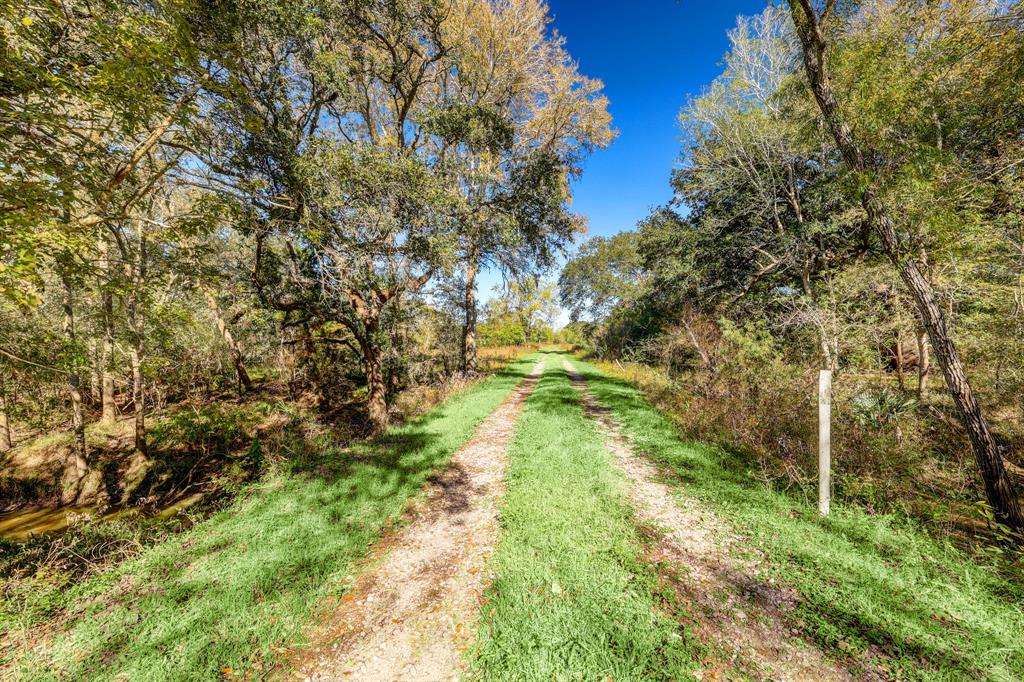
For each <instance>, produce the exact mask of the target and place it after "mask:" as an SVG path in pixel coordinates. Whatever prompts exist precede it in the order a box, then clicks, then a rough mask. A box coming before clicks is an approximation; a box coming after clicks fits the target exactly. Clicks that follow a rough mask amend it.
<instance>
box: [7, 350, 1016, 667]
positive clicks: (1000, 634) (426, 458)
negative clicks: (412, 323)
mask: <svg viewBox="0 0 1024 682" xmlns="http://www.w3.org/2000/svg"><path fill="white" fill-rule="evenodd" d="M320 457H321V460H320V461H319V463H318V465H317V466H316V467H315V468H311V469H310V468H304V469H299V470H295V471H283V472H280V473H279V474H278V475H276V477H270V478H268V479H267V480H264V481H263V482H261V483H260V484H259V485H258V486H256V487H254V488H253V490H252V491H251V492H250V493H249V494H247V495H245V496H243V497H242V498H241V499H239V500H238V501H237V502H236V503H235V504H234V505H233V506H232V507H231V508H230V509H227V510H225V511H224V512H223V513H220V514H217V515H215V516H214V517H213V518H211V519H209V520H207V521H205V522H202V523H200V524H199V525H197V526H196V527H195V528H193V529H191V530H190V531H188V532H186V533H185V534H184V535H182V536H179V537H177V538H175V539H172V540H170V541H168V542H166V543H163V544H162V545H159V546H156V547H154V548H152V549H150V550H148V551H147V552H146V553H144V554H143V555H142V556H140V557H139V558H138V559H136V560H133V561H132V562H129V563H127V564H125V565H124V566H122V567H120V568H118V569H116V570H114V571H111V572H109V573H108V574H103V575H101V576H98V577H97V578H95V579H91V580H89V581H86V582H85V583H84V584H82V585H79V586H76V587H74V588H72V589H69V590H68V591H67V593H66V594H62V595H61V596H60V598H59V602H58V603H55V604H48V605H46V607H45V608H44V607H43V606H39V607H38V609H39V613H42V614H43V615H44V616H45V618H43V619H40V618H38V617H37V618H36V620H34V621H33V620H32V618H31V614H30V613H29V615H26V616H24V617H23V621H22V625H23V627H21V628H20V629H18V628H10V627H9V623H0V624H3V625H5V629H6V630H7V631H6V632H5V633H4V634H3V638H4V640H6V644H7V646H8V647H10V645H11V644H12V643H13V644H17V643H18V642H15V641H14V640H16V639H17V638H18V637H21V640H20V647H18V652H17V653H15V654H9V655H7V656H6V658H7V661H6V668H0V676H3V674H4V673H13V675H14V676H15V677H18V676H20V677H22V678H24V679H65V678H70V679H104V680H107V679H132V680H158V679H197V680H198V679H216V678H220V679H267V678H270V679H280V678H295V679H300V680H334V679H341V680H349V679H370V680H391V679H400V680H423V681H433V680H448V679H458V678H462V677H467V678H471V679H488V680H490V679H493V680H616V681H621V680H684V679H728V680H733V679H743V680H822V679H834V680H847V679H862V680H876V679H920V680H925V679H927V680H932V679H942V680H960V679H992V680H1013V679H1021V678H1022V677H1024V636H1022V635H1024V613H1022V611H1021V606H1020V604H1021V603H1022V596H1024V595H1022V591H1021V588H1020V582H1019V581H1013V580H1010V579H1009V578H1008V577H1007V576H1005V575H1004V574H1002V573H1000V572H999V571H997V570H994V569H993V568H992V567H990V566H986V565H983V564H981V563H979V562H978V560H977V559H973V558H971V557H969V556H967V555H966V554H964V553H962V552H961V551H959V550H958V549H957V548H955V547H953V546H952V545H949V544H943V543H942V542H941V541H939V540H937V539H935V538H933V537H931V536H929V535H928V534H927V533H926V532H925V531H924V530H923V529H921V528H919V527H917V526H915V525H914V524H913V522H911V521H909V520H907V519H906V518H901V517H895V516H887V515H869V514H866V513H864V512H862V511H860V510H858V509H856V508H853V507H849V508H847V507H844V506H843V505H841V504H837V505H836V508H835V510H834V512H833V514H832V515H831V516H829V517H827V518H821V517H820V516H818V514H817V512H816V510H814V509H813V508H811V507H810V506H809V505H808V504H807V503H806V502H805V501H803V500H799V499H795V498H793V497H791V496H788V495H786V494H784V493H782V492H779V491H773V490H770V489H767V488H765V487H764V486H763V485H761V484H760V483H759V482H758V481H757V480H756V478H755V477H754V476H753V475H752V474H751V472H749V471H746V470H745V469H744V468H743V467H742V466H738V465H737V463H736V462H735V461H733V459H730V458H729V457H728V456H727V455H726V454H725V453H724V452H722V451H720V450H719V449H717V448H714V447H711V446H708V445H705V444H701V443H693V442H690V441H689V440H687V439H686V438H685V437H682V436H681V435H680V433H679V432H678V430H677V428H676V427H675V425H674V423H673V422H672V421H671V419H670V418H669V417H667V416H666V415H664V414H662V413H660V412H659V411H658V410H656V409H655V408H653V407H651V405H650V404H649V403H648V402H646V401H645V400H644V398H643V396H642V395H641V394H640V393H639V392H638V391H637V390H636V389H634V388H633V387H632V386H630V385H629V384H627V383H625V382H623V381H621V380H619V379H616V378H614V377H610V376H609V375H607V374H605V373H603V372H601V371H600V370H598V369H597V368H596V367H594V366H593V365H591V364H589V363H587V362H584V361H582V360H580V359H578V358H574V357H571V356H568V355H566V354H563V353H543V354H541V355H540V356H536V355H535V356H531V357H528V358H526V359H523V360H520V361H518V362H516V363H513V365H511V366H510V367H509V369H508V370H507V371H505V372H502V373H499V374H498V375H496V376H494V377H492V378H491V379H488V380H487V381H485V382H483V383H482V384H479V385H477V386H475V387H473V388H470V389H468V390H467V391H465V392H464V393H461V394H459V395H456V396H454V397H453V398H451V399H449V400H448V401H447V402H446V403H445V404H444V405H443V406H441V407H439V408H438V409H436V410H434V411H432V412H431V413H429V414H427V415H425V416H424V417H423V418H421V419H419V420H416V421H414V422H412V423H410V424H408V425H406V426H403V427H400V428H396V429H394V430H392V431H391V432H389V434H388V435H387V436H385V437H384V438H382V439H379V440H377V441H373V442H372V443H370V444H367V445H366V446H365V447H363V448H362V449H356V450H346V451H345V452H339V453H337V454H335V455H329V453H327V454H325V453H321V454H320ZM331 457H333V459H332V458H331ZM6 651H11V649H10V648H7V649H6ZM0 661H3V659H2V658H0Z"/></svg>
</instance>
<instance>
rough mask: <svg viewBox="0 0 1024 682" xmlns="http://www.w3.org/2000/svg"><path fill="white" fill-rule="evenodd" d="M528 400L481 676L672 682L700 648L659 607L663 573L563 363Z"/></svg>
mask: <svg viewBox="0 0 1024 682" xmlns="http://www.w3.org/2000/svg"><path fill="white" fill-rule="evenodd" d="M561 358H562V356H560V355H559V356H554V357H553V358H551V359H549V360H548V363H547V365H548V369H547V371H546V373H545V374H544V376H543V378H542V380H541V381H540V383H539V385H538V387H537V389H536V390H535V391H534V393H533V395H532V396H531V397H530V398H529V399H528V400H527V402H526V405H525V409H524V412H523V415H522V417H521V419H520V423H519V425H518V427H517V430H516V433H515V437H514V439H513V442H512V444H511V445H510V449H509V456H510V463H509V473H508V492H507V493H506V495H505V498H504V501H503V504H502V507H501V525H502V528H501V535H500V538H499V542H498V546H497V548H496V551H495V554H494V557H493V558H492V568H493V569H494V571H495V574H496V577H495V580H494V582H493V584H492V585H491V587H490V588H489V590H488V592H487V594H486V600H487V601H486V603H485V605H484V607H483V616H482V625H481V630H480V634H479V640H478V650H477V652H476V653H477V659H476V671H475V672H476V674H477V675H478V676H479V677H480V678H482V679H488V680H607V679H612V680H615V681H616V682H619V681H620V680H669V679H682V678H683V677H684V674H685V673H686V672H687V671H690V670H693V669H694V668H695V664H694V660H695V659H694V651H693V647H694V646H695V643H694V642H693V641H691V638H690V636H689V635H688V633H687V632H686V631H685V630H684V629H682V628H680V627H679V626H678V624H677V623H676V622H674V620H673V619H671V618H670V617H668V616H666V615H665V613H664V612H663V610H662V609H661V608H659V605H660V604H661V603H662V599H663V598H664V596H663V595H661V594H660V593H659V588H658V584H657V580H656V578H655V575H654V573H653V570H652V569H651V567H650V566H648V565H647V564H646V563H645V562H644V561H643V559H642V556H643V546H642V540H641V537H640V535H639V534H638V532H637V529H636V525H635V522H634V518H633V512H632V509H631V508H630V506H629V505H628V503H627V501H626V498H625V491H626V481H625V480H624V477H623V476H622V475H620V474H619V472H618V471H617V470H616V469H615V468H614V465H613V462H612V460H611V456H610V454H609V453H608V452H607V451H606V450H605V448H604V446H603V440H602V437H601V435H600V434H599V433H598V431H597V429H596V425H595V424H594V422H593V421H592V420H590V419H588V418H587V417H585V416H584V414H583V411H582V409H581V405H580V398H579V394H578V393H577V391H576V390H575V389H574V388H573V387H572V386H571V385H570V383H569V380H568V378H567V376H566V374H565V372H564V370H563V369H562V368H561Z"/></svg>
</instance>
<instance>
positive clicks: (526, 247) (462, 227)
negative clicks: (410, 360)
mask: <svg viewBox="0 0 1024 682" xmlns="http://www.w3.org/2000/svg"><path fill="white" fill-rule="evenodd" d="M464 11H465V14H464V18H463V19H462V22H463V24H462V25H463V26H464V29H463V30H464V31H465V35H464V36H463V39H462V41H461V42H460V43H459V51H460V62H459V63H460V71H459V78H458V79H457V80H455V81H454V83H453V86H454V88H455V91H454V93H453V95H454V96H453V98H452V101H450V102H448V103H447V104H446V105H445V107H444V108H442V109H441V110H439V111H438V113H437V115H436V118H435V121H434V126H435V127H436V128H437V129H438V130H439V131H441V132H442V134H443V137H444V146H443V151H442V154H443V155H444V157H445V159H446V160H447V161H448V163H451V164H452V165H453V166H454V167H455V169H456V170H455V172H456V174H457V176H458V177H459V187H460V190H461V192H462V194H463V198H464V211H463V213H462V214H461V215H460V217H459V223H460V224H459V251H460V260H461V261H462V263H463V273H464V283H463V289H464V292H465V295H464V301H463V307H464V311H465V324H464V330H463V348H462V366H463V371H470V372H472V371H475V369H476V320H477V302H476V278H477V274H478V272H479V271H480V269H481V268H483V267H498V268H500V269H502V270H503V271H505V272H506V273H511V272H518V273H522V272H524V271H525V270H528V269H530V268H531V266H533V265H536V266H539V267H541V268H543V267H544V266H547V265H550V263H551V262H552V256H553V253H555V252H557V251H559V250H561V249H563V248H564V247H565V246H566V245H567V244H568V243H569V242H570V241H571V240H572V238H573V237H574V236H575V235H576V234H578V233H579V232H581V231H582V229H583V224H582V222H581V220H580V219H579V218H578V217H577V216H574V215H572V214H571V213H570V212H569V210H568V202H569V199H570V198H571V195H570V189H569V181H570V179H571V178H572V177H575V176H577V175H578V174H579V172H580V164H581V162H582V160H583V159H584V158H585V157H586V156H587V155H588V154H590V153H591V152H592V151H594V150H595V149H599V148H603V147H605V146H607V145H608V144H609V143H610V142H611V140H612V138H613V137H614V133H613V131H612V130H611V126H610V123H611V119H610V116H609V114H608V112H607V99H606V98H605V97H604V96H603V95H602V94H601V88H602V84H601V83H600V82H599V81H596V80H593V79H589V78H586V77H584V76H583V75H581V74H580V73H579V71H578V68H577V66H576V64H575V63H574V62H573V61H572V60H571V58H570V57H569V55H568V54H567V53H566V51H565V49H564V41H563V39H562V38H561V37H559V36H557V35H554V36H550V35H549V34H548V27H547V24H548V22H549V18H548V16H547V7H546V6H545V5H544V4H543V3H540V2H536V1H535V0H517V1H515V2H509V3H490V2H482V1H479V0H472V1H471V2H467V3H465V9H464Z"/></svg>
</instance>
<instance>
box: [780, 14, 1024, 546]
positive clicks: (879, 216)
mask: <svg viewBox="0 0 1024 682" xmlns="http://www.w3.org/2000/svg"><path fill="white" fill-rule="evenodd" d="M789 1H790V8H791V10H792V17H793V23H794V26H795V28H796V32H797V35H798V36H799V38H800V42H801V45H802V48H803V57H804V67H805V70H806V72H807V78H808V81H809V82H810V85H811V89H812V91H813V92H814V97H815V99H816V100H817V103H818V107H819V108H820V109H821V113H822V115H823V117H824V119H825V122H826V124H827V125H828V127H829V129H830V130H831V132H832V136H833V138H834V139H835V142H836V146H837V147H838V148H839V151H840V152H841V153H842V155H843V159H844V160H845V161H846V164H847V165H848V166H849V167H850V169H851V170H853V171H855V172H858V173H861V174H864V175H867V174H868V173H869V171H870V170H871V168H869V166H868V164H867V162H866V161H865V156H864V153H863V151H862V149H861V147H860V145H859V143H858V142H857V140H856V139H855V138H854V136H853V131H852V129H851V128H850V126H849V124H848V123H847V122H846V120H845V119H844V118H843V117H842V114H841V113H840V110H839V105H838V102H837V101H836V97H835V93H834V91H833V90H832V83H831V78H830V76H829V74H828V67H827V64H826V63H825V36H824V33H823V32H822V31H823V27H822V23H821V21H820V20H819V18H818V16H817V14H816V12H815V10H814V8H813V6H812V0H789ZM828 6H829V7H832V6H833V5H832V4H831V3H830V4H829V5H828ZM876 191H877V189H876V187H875V185H874V184H873V183H871V184H867V185H866V186H865V189H864V190H863V191H862V193H861V204H862V205H863V207H864V210H865V212H866V213H867V219H868V224H869V225H871V227H872V228H873V229H874V230H875V232H876V233H877V234H878V236H879V238H880V240H881V242H882V247H883V248H884V250H885V253H886V255H887V256H888V257H889V259H890V260H891V261H892V262H893V264H894V265H895V266H896V269H897V270H898V271H899V274H900V278H901V279H902V280H903V282H904V284H905V285H906V286H907V288H908V289H909V290H910V293H911V295H912V296H913V298H914V302H915V303H916V304H917V307H918V310H919V312H920V315H921V320H922V322H923V324H924V327H925V329H926V330H927V333H928V338H929V340H930V341H931V346H932V349H933V350H934V351H935V356H936V358H937V359H938V362H939V366H940V367H941V368H942V373H943V375H944V376H945V379H946V385H947V387H948V388H949V392H950V395H951V396H952V397H953V402H954V403H955V404H956V408H957V412H958V413H959V415H960V421H961V423H962V424H963V427H964V430H965V431H967V436H968V438H969V439H970V441H971V447H972V449H973V451H974V458H975V461H976V462H977V465H978V469H979V470H980V472H981V476H982V480H983V481H984V483H985V493H986V496H987V498H988V501H989V504H990V505H991V506H992V510H993V512H994V514H995V516H996V518H997V519H998V520H999V521H1000V522H1003V523H1006V524H1007V525H1009V526H1011V527H1013V528H1016V529H1021V528H1024V515H1022V513H1021V508H1020V504H1019V502H1018V500H1017V495H1016V493H1015V491H1014V489H1013V483H1012V482H1011V480H1010V478H1009V476H1008V475H1007V472H1006V467H1005V465H1004V463H1003V458H1002V455H1001V453H1000V452H999V448H998V446H997V444H996V441H995V438H994V437H993V436H992V432H991V430H990V429H989V426H988V422H987V421H986V420H985V417H984V415H983V414H982V411H981V405H980V404H979V403H978V399H977V396H976V395H975V394H974V390H973V388H972V387H971V384H970V382H969V381H968V380H967V374H966V372H965V371H964V366H963V363H962V361H961V360H960V353H959V351H958V350H957V347H956V345H955V344H954V343H953V340H952V338H951V337H950V334H949V329H948V327H947V323H946V317H945V316H944V315H943V311H942V309H941V308H940V307H939V302H938V298H937V297H936V295H935V290H934V288H933V287H932V285H931V283H930V282H929V281H928V280H927V278H925V276H924V275H923V274H922V272H921V269H920V268H919V267H918V263H917V260H916V259H914V258H912V257H911V256H910V255H909V254H907V253H905V249H904V248H903V245H902V244H901V243H900V240H899V235H898V234H897V231H896V225H895V223H894V222H893V220H892V217H891V216H890V215H889V213H888V211H887V210H886V208H885V206H884V205H883V204H882V202H881V200H879V199H878V197H877V194H876Z"/></svg>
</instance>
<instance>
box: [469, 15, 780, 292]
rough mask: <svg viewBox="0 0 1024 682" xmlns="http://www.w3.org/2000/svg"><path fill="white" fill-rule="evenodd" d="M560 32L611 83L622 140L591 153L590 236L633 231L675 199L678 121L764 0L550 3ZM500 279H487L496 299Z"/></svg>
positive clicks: (585, 202) (580, 185)
mask: <svg viewBox="0 0 1024 682" xmlns="http://www.w3.org/2000/svg"><path fill="white" fill-rule="evenodd" d="M549 3H550V7H551V14H552V16H553V17H554V28H555V29H556V30H557V31H558V32H559V33H561V34H562V35H563V36H564V37H565V39H566V47H567V49H568V51H569V54H571V55H572V57H573V58H574V59H575V60H576V61H578V62H579V65H580V71H581V72H582V73H584V74H585V75H587V76H589V77H591V78H599V79H600V80H602V81H603V82H604V85H605V94H606V95H607V96H608V98H609V100H611V105H610V107H609V108H610V110H611V113H612V118H613V120H614V125H615V127H616V128H617V129H618V131H619V136H618V138H617V139H616V140H615V142H613V143H612V145H611V147H609V148H608V149H606V150H604V151H600V152H597V153H595V154H594V155H593V156H591V157H590V158H589V159H588V160H587V162H586V166H585V169H584V172H583V177H582V178H581V179H580V180H579V181H578V182H577V183H576V184H575V186H574V190H573V194H574V197H573V210H574V211H575V212H577V213H581V214H583V215H585V216H587V218H588V220H589V223H590V232H589V235H588V236H590V235H602V236H607V235H611V234H615V233H616V232H621V231H623V230H630V229H632V228H633V227H635V225H636V223H637V221H639V220H640V219H642V218H643V217H645V216H646V215H647V214H648V213H649V211H650V209H651V208H652V207H654V206H657V205H659V204H664V203H665V202H666V201H668V200H669V199H670V198H671V196H672V192H671V189H670V188H669V184H668V182H669V175H670V173H671V171H672V168H673V166H674V164H675V162H676V159H677V157H678V156H679V149H680V143H679V128H678V125H677V122H676V121H677V116H678V114H679V110H680V109H681V108H682V106H683V105H684V104H685V103H686V100H687V97H688V96H690V95H697V94H699V93H700V92H701V89H702V88H703V87H704V86H705V85H707V84H708V83H710V82H711V80H713V79H714V78H715V76H716V75H718V73H719V71H720V65H721V60H722V56H723V55H724V54H725V51H726V49H727V48H728V38H727V36H726V32H727V31H728V30H729V29H731V28H732V27H733V26H734V25H735V23H736V17H737V16H738V15H741V14H747V15H749V14H756V13H757V12H760V11H761V10H762V9H764V7H765V4H766V3H765V0H731V1H715V0H633V1H632V2H621V1H618V2H617V1H614V0H596V1H594V2H588V1H586V0H549ZM498 281H500V278H499V276H498V274H497V273H493V272H491V273H486V274H483V275H482V276H481V278H480V287H479V288H480V294H481V299H483V300H486V299H489V298H490V297H491V295H492V292H491V289H492V288H493V287H494V285H495V284H496V283H497V282H498Z"/></svg>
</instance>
